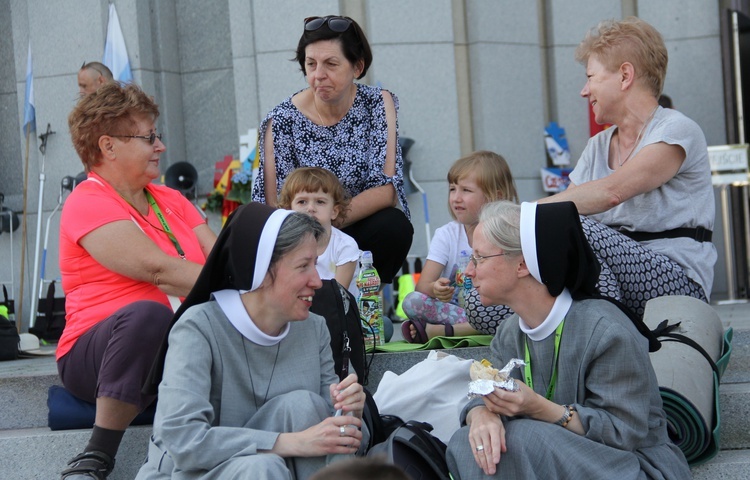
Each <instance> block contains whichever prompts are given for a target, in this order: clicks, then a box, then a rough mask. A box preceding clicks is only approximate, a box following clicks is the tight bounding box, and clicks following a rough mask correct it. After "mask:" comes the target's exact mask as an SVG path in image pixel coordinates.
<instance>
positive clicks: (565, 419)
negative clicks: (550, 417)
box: [555, 405, 576, 428]
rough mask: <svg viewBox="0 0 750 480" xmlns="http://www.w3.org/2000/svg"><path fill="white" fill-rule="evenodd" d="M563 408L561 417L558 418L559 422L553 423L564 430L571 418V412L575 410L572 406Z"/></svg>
mask: <svg viewBox="0 0 750 480" xmlns="http://www.w3.org/2000/svg"><path fill="white" fill-rule="evenodd" d="M563 408H564V409H565V411H564V412H563V416H562V417H561V418H560V420H558V421H556V422H555V425H560V426H561V427H563V428H565V427H567V426H568V422H570V419H571V418H573V412H574V411H575V409H576V408H575V406H573V405H563Z"/></svg>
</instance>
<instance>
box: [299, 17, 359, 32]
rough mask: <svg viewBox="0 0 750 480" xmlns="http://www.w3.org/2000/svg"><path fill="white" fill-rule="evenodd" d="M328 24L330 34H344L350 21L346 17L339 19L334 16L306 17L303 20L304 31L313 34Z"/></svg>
mask: <svg viewBox="0 0 750 480" xmlns="http://www.w3.org/2000/svg"><path fill="white" fill-rule="evenodd" d="M326 24H328V28H330V29H331V31H332V32H336V33H344V32H345V31H346V30H347V29H348V28H349V26H350V25H351V24H352V21H351V20H350V19H348V18H346V17H339V16H336V15H328V16H327V17H307V18H306V19H305V31H307V32H314V31H315V30H317V29H319V28H320V27H322V26H323V25H326Z"/></svg>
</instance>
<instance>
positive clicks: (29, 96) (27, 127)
mask: <svg viewBox="0 0 750 480" xmlns="http://www.w3.org/2000/svg"><path fill="white" fill-rule="evenodd" d="M35 131H36V108H35V107H34V75H33V74H32V73H31V43H29V58H28V61H27V64H26V100H25V101H24V104H23V133H24V135H25V134H27V133H30V132H35Z"/></svg>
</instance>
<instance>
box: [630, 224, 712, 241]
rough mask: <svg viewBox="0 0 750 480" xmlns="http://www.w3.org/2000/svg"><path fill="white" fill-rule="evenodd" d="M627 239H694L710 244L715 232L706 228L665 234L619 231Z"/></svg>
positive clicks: (677, 230)
mask: <svg viewBox="0 0 750 480" xmlns="http://www.w3.org/2000/svg"><path fill="white" fill-rule="evenodd" d="M618 231H619V232H620V233H622V234H623V235H625V236H626V237H630V238H632V239H633V240H635V241H636V242H645V241H647V240H658V239H660V238H680V237H685V238H692V239H693V240H695V241H696V242H710V241H711V237H712V236H713V232H712V231H711V230H708V229H707V228H704V227H696V228H675V229H672V230H665V231H663V232H630V231H628V230H618Z"/></svg>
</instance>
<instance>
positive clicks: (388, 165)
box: [253, 16, 414, 283]
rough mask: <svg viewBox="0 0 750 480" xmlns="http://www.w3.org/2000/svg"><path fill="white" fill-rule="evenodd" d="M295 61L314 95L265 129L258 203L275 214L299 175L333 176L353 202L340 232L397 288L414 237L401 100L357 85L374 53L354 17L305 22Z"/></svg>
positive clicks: (284, 106)
mask: <svg viewBox="0 0 750 480" xmlns="http://www.w3.org/2000/svg"><path fill="white" fill-rule="evenodd" d="M296 61H297V62H299V65H300V68H301V69H302V72H303V73H304V74H305V78H306V79H307V83H308V84H309V88H306V89H304V90H301V91H299V92H297V93H295V94H294V95H292V96H291V97H289V98H288V99H286V100H285V101H284V102H282V103H281V104H279V105H278V106H276V107H275V108H274V109H273V110H271V112H270V113H269V114H268V115H267V116H266V118H265V119H264V120H263V122H262V123H261V127H260V170H259V174H258V180H257V181H256V182H255V184H254V185H253V200H255V201H258V202H262V203H267V204H269V205H272V206H276V202H277V197H278V194H279V192H280V191H281V187H282V185H283V183H284V180H285V179H286V177H287V176H288V175H289V174H290V173H291V172H292V170H294V169H295V168H298V167H322V168H325V169H327V170H330V171H331V172H333V173H334V174H336V176H337V177H338V178H339V180H340V181H341V183H342V185H343V186H344V188H345V189H346V190H347V192H348V193H349V195H350V196H351V197H352V202H351V204H350V206H349V211H348V212H347V214H346V217H345V220H344V221H343V222H339V223H338V224H334V226H335V227H337V228H339V229H341V230H342V231H344V233H346V234H348V235H349V236H351V237H353V238H354V239H355V240H356V241H357V244H358V245H359V248H360V249H361V250H370V251H372V252H373V258H374V262H375V268H376V269H377V270H378V273H379V274H380V278H381V281H382V282H384V283H390V282H391V281H392V279H393V277H394V276H395V275H396V273H397V272H398V271H399V270H400V269H401V266H402V264H403V261H404V259H405V258H406V255H407V253H408V251H409V248H410V247H411V241H412V236H413V235H414V229H413V228H412V225H411V222H410V221H409V209H408V206H407V203H406V195H405V193H404V178H403V159H402V157H401V148H400V147H399V145H398V121H397V112H398V99H397V98H396V96H395V95H393V94H392V93H391V92H389V91H387V90H383V89H381V88H378V87H371V86H367V85H362V84H357V83H355V82H354V80H355V79H361V78H362V77H364V75H365V74H366V73H367V70H368V68H369V67H370V64H371V63H372V52H371V51H370V45H369V44H368V42H367V38H366V37H365V35H364V32H363V31H362V29H361V28H360V26H359V25H358V24H357V22H355V21H354V20H352V19H351V18H349V17H339V16H327V17H311V18H308V19H305V23H304V31H303V33H302V36H301V37H300V40H299V44H298V45H297V54H296ZM397 205H400V207H401V209H398V208H396V206H397Z"/></svg>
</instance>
